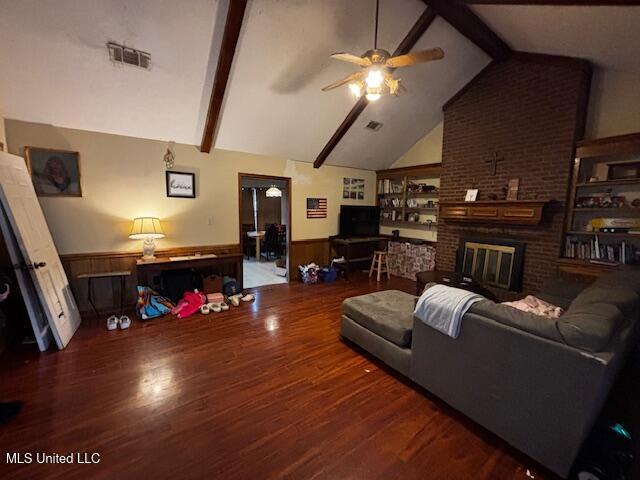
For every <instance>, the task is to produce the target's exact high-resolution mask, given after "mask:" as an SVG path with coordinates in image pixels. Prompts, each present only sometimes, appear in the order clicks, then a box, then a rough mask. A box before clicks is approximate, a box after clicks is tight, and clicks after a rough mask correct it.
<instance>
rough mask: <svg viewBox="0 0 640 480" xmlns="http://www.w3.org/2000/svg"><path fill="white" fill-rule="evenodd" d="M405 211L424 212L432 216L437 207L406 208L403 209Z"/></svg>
mask: <svg viewBox="0 0 640 480" xmlns="http://www.w3.org/2000/svg"><path fill="white" fill-rule="evenodd" d="M405 211H407V212H424V213H428V212H431V213H433V214H436V213H437V212H438V207H407V208H406V209H405Z"/></svg>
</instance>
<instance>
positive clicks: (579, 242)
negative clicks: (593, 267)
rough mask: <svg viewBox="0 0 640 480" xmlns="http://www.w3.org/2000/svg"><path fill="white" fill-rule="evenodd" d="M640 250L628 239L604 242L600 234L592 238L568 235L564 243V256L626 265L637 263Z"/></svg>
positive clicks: (607, 263) (593, 261)
mask: <svg viewBox="0 0 640 480" xmlns="http://www.w3.org/2000/svg"><path fill="white" fill-rule="evenodd" d="M639 256H640V251H639V250H638V248H637V247H636V245H634V244H632V243H628V242H626V241H621V242H602V241H601V240H600V238H599V237H598V235H596V236H595V237H594V238H592V239H591V240H584V239H582V238H580V237H572V236H568V237H567V239H566V241H565V245H564V257H565V258H575V259H580V260H589V261H590V262H591V263H598V262H602V263H601V264H606V265H612V264H613V265H615V264H622V265H626V264H629V263H637V259H638V258H639Z"/></svg>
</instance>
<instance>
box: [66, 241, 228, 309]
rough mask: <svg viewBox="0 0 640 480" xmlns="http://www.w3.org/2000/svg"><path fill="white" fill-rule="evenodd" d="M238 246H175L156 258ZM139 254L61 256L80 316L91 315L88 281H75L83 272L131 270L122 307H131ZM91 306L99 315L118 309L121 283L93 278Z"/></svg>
mask: <svg viewBox="0 0 640 480" xmlns="http://www.w3.org/2000/svg"><path fill="white" fill-rule="evenodd" d="M239 252H240V245H239V244H232V245H208V246H200V247H178V248H169V249H164V250H157V251H156V256H158V257H178V256H183V255H194V254H196V253H200V254H202V255H206V254H211V253H215V254H221V253H239ZM140 256H141V253H140V252H98V253H75V254H67V255H60V260H62V265H63V266H64V269H65V271H66V272H67V277H68V278H69V283H70V284H71V290H72V291H73V293H74V295H75V297H76V302H77V303H78V308H79V309H80V312H81V313H89V312H92V308H91V305H90V304H89V302H88V293H89V292H88V290H87V285H88V281H87V279H86V278H85V279H77V278H76V277H77V276H78V275H80V274H82V273H98V272H112V271H118V270H130V271H131V276H130V277H128V278H127V281H126V285H125V297H124V298H125V308H126V307H131V306H132V305H133V304H134V303H135V301H136V286H137V285H138V279H137V276H136V260H137V259H138V258H140ZM93 290H94V303H95V305H96V307H97V308H98V310H99V311H100V312H108V311H111V310H115V309H117V308H119V302H120V280H119V279H118V278H114V279H96V280H94V281H93Z"/></svg>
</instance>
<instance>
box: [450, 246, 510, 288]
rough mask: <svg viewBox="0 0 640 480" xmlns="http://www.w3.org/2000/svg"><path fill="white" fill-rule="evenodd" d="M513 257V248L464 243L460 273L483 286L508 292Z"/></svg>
mask: <svg viewBox="0 0 640 480" xmlns="http://www.w3.org/2000/svg"><path fill="white" fill-rule="evenodd" d="M515 256H516V248H515V247H511V246H504V245H491V244H487V243H475V242H466V243H465V245H464V258H463V262H462V273H463V275H468V276H470V277H472V278H473V279H474V280H475V281H477V282H480V283H483V284H485V285H491V286H494V287H499V288H504V289H507V290H509V289H510V288H511V283H512V282H511V279H512V277H513V273H514V260H515Z"/></svg>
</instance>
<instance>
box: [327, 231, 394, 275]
mask: <svg viewBox="0 0 640 480" xmlns="http://www.w3.org/2000/svg"><path fill="white" fill-rule="evenodd" d="M388 241H389V237H347V238H341V237H329V244H330V246H331V250H332V251H333V252H335V254H336V256H338V257H340V256H343V257H344V259H345V262H344V263H343V264H340V263H334V265H335V266H336V267H337V268H341V269H342V270H344V276H345V278H349V272H350V271H352V270H353V266H354V265H356V264H361V265H362V266H363V267H364V266H365V265H366V267H369V265H370V264H371V258H372V257H373V251H374V250H386V249H387V242H388Z"/></svg>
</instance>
